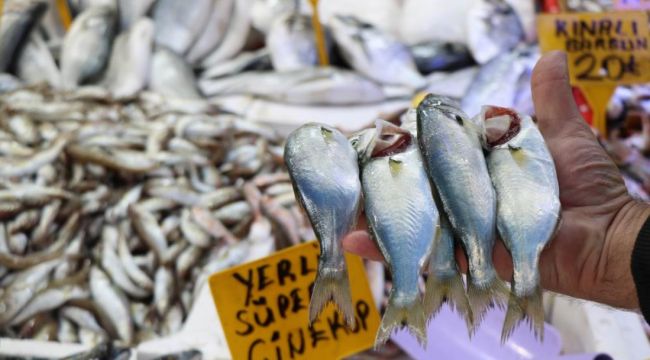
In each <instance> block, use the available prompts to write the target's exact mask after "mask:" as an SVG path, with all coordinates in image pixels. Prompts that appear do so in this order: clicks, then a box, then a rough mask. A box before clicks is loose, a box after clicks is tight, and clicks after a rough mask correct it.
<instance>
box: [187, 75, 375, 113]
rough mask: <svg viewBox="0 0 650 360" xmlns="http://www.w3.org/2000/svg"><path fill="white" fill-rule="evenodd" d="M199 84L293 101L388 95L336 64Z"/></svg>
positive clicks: (343, 101)
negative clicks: (335, 66) (335, 65)
mask: <svg viewBox="0 0 650 360" xmlns="http://www.w3.org/2000/svg"><path fill="white" fill-rule="evenodd" d="M199 88H200V89H201V92H202V93H203V94H204V95H206V96H212V95H234V94H251V95H255V96H259V97H262V98H268V99H271V100H274V101H279V102H285V103H290V104H313V105H316V104H322V105H351V104H364V103H376V102H379V101H382V100H384V99H385V98H386V95H385V94H384V91H383V89H382V88H381V87H380V86H379V85H378V84H376V83H374V82H373V81H370V80H368V79H366V78H365V77H363V76H360V75H359V74H357V73H355V72H351V71H347V70H341V69H337V68H332V67H318V68H306V69H302V70H296V71H289V72H283V73H278V72H248V73H243V74H240V75H236V76H230V77H226V78H221V79H201V80H199Z"/></svg>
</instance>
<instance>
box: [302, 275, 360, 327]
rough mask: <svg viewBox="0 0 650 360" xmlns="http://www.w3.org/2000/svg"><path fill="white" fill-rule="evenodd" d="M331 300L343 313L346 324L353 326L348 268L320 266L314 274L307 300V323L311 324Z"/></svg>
mask: <svg viewBox="0 0 650 360" xmlns="http://www.w3.org/2000/svg"><path fill="white" fill-rule="evenodd" d="M329 302H332V303H334V305H336V307H337V308H338V310H339V311H340V312H341V314H342V315H343V318H344V319H345V323H346V325H347V326H348V327H349V328H350V329H354V328H355V320H354V310H353V309H352V296H351V294H350V280H349V279H348V269H347V267H343V268H342V269H332V268H325V267H322V268H321V266H320V264H319V269H318V273H317V274H316V281H315V282H314V289H313V290H312V293H311V301H310V302H309V324H310V325H311V324H312V323H313V322H314V320H316V318H317V317H318V315H319V314H320V313H321V311H323V308H324V307H325V306H326V305H327V304H328V303H329Z"/></svg>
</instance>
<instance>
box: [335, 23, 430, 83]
mask: <svg viewBox="0 0 650 360" xmlns="http://www.w3.org/2000/svg"><path fill="white" fill-rule="evenodd" d="M330 27H331V29H332V35H334V39H335V40H336V43H337V45H338V46H339V48H340V49H341V52H342V55H343V57H344V58H345V60H346V61H347V62H348V63H349V64H350V65H351V66H352V67H353V68H354V69H355V70H356V71H358V72H359V73H361V74H363V75H365V76H367V77H368V78H370V79H372V80H375V81H377V82H379V83H382V84H387V85H403V86H407V87H410V88H415V89H418V88H422V87H424V85H425V84H426V82H425V80H424V78H423V77H422V76H421V75H420V74H419V73H418V72H417V69H416V67H415V62H414V61H413V57H412V56H411V52H410V51H409V49H408V47H407V46H406V45H404V44H402V43H400V42H399V41H397V39H395V38H393V37H392V36H390V35H389V34H387V33H384V32H382V31H381V30H379V29H377V28H375V27H374V26H372V25H370V24H368V23H365V22H363V21H361V20H359V19H357V18H355V17H353V16H344V15H336V16H334V17H333V18H332V19H331V20H330Z"/></svg>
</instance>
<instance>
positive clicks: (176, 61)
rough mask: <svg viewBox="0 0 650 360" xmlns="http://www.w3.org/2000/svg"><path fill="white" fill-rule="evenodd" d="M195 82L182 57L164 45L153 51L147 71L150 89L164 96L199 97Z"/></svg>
mask: <svg viewBox="0 0 650 360" xmlns="http://www.w3.org/2000/svg"><path fill="white" fill-rule="evenodd" d="M184 6H186V5H184ZM195 83H196V80H195V78H194V73H193V71H192V69H191V68H190V66H189V65H188V64H187V63H186V62H185V60H183V58H182V57H180V56H179V55H177V54H176V53H174V52H173V51H171V50H169V49H167V48H165V47H158V48H157V49H156V50H155V51H154V53H153V57H152V59H151V66H150V73H149V88H150V89H151V90H153V91H155V92H158V93H160V94H162V95H165V96H171V97H179V98H190V99H193V98H199V97H200V95H199V92H198V91H197V89H196V85H195Z"/></svg>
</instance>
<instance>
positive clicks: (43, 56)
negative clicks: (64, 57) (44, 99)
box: [14, 31, 61, 89]
mask: <svg viewBox="0 0 650 360" xmlns="http://www.w3.org/2000/svg"><path fill="white" fill-rule="evenodd" d="M14 66H15V68H16V74H17V75H18V77H19V78H20V79H21V80H23V81H24V82H25V83H26V84H40V83H47V84H48V85H50V86H51V87H52V88H55V89H56V88H58V87H59V86H60V85H61V72H60V71H59V68H58V67H57V65H56V62H55V60H54V57H52V53H51V52H50V49H48V47H47V44H46V43H45V40H44V39H43V36H42V35H41V34H40V33H38V32H36V31H33V32H32V33H31V34H30V35H29V36H28V38H27V41H26V43H25V44H24V45H23V47H22V49H21V50H20V51H18V54H17V59H16V63H15V65H14Z"/></svg>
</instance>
